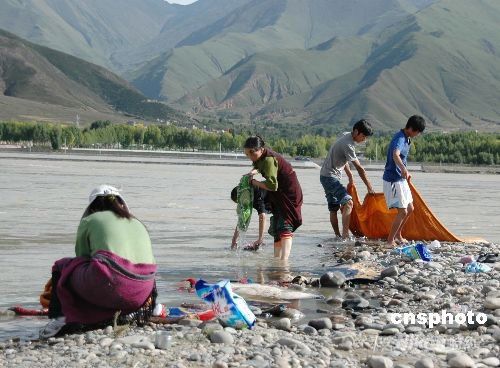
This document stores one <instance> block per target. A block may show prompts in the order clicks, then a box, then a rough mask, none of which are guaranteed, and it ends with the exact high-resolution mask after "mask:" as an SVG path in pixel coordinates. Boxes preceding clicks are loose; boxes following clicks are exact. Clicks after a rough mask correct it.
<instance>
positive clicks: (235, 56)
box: [0, 0, 500, 130]
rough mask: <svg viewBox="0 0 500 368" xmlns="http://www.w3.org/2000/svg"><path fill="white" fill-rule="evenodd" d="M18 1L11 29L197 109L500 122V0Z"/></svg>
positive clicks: (5, 6) (296, 116) (330, 119)
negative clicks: (497, 103) (414, 115)
mask: <svg viewBox="0 0 500 368" xmlns="http://www.w3.org/2000/svg"><path fill="white" fill-rule="evenodd" d="M118 3H119V6H117V0H100V1H98V0H88V1H77V0H4V1H3V2H2V3H1V4H0V28H4V29H7V30H8V31H10V32H13V33H15V34H17V35H20V36H22V37H24V38H26V39H28V40H29V41H32V42H34V43H39V44H42V45H45V46H49V47H52V48H55V49H58V50H60V51H63V52H66V53H69V54H71V55H74V56H78V57H81V58H83V59H85V60H87V61H89V62H92V63H95V64H99V65H101V66H103V67H106V68H109V69H111V70H112V71H114V72H115V73H118V74H120V75H121V76H123V77H125V79H127V80H128V81H130V83H131V84H133V85H134V86H135V87H136V88H138V89H139V90H140V91H141V92H142V93H144V94H145V95H147V96H148V97H150V98H151V99H158V100H163V101H165V102H167V103H169V104H170V105H171V106H174V107H176V108H178V109H182V110H184V111H186V112H189V113H190V114H194V115H199V116H204V115H217V114H218V115H222V116H228V115H230V116H233V117H238V118H240V119H242V120H262V121H267V120H270V121H285V122H290V123H293V122H307V123H309V124H335V125H349V124H350V123H352V122H353V121H354V120H356V119H358V118H360V117H369V118H371V119H372V120H373V121H374V122H375V124H376V125H377V126H378V127H379V128H380V129H384V130H385V129H387V130H388V129H394V128H395V127H399V126H401V124H402V122H403V121H404V120H405V119H406V117H407V116H408V115H411V114H414V113H419V114H422V115H423V116H424V117H426V118H427V120H428V121H429V122H430V125H431V128H435V129H459V128H466V129H482V130H498V129H499V125H500V118H499V112H498V109H497V107H496V101H498V100H499V98H500V63H499V55H500V51H499V50H500V33H499V28H498V25H497V23H498V22H497V19H500V2H498V1H497V0H476V1H474V2H471V1H468V0H349V1H348V0H199V1H197V2H195V3H193V4H191V5H188V6H181V5H172V4H169V3H167V2H165V1H163V0H118Z"/></svg>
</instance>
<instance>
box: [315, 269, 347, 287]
mask: <svg viewBox="0 0 500 368" xmlns="http://www.w3.org/2000/svg"><path fill="white" fill-rule="evenodd" d="M345 281H346V278H345V275H344V274H343V273H342V272H338V271H335V272H327V273H325V274H323V275H322V276H321V277H320V279H319V282H320V284H321V286H325V287H339V286H342V285H344V283H345Z"/></svg>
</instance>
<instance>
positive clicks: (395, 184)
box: [383, 115, 425, 247]
mask: <svg viewBox="0 0 500 368" xmlns="http://www.w3.org/2000/svg"><path fill="white" fill-rule="evenodd" d="M424 129H425V120H424V118H423V117H421V116H418V115H413V116H412V117H410V118H409V119H408V122H407V123H406V126H405V128H404V129H401V130H400V131H399V132H397V133H396V134H395V135H394V137H392V141H391V143H390V144H389V149H388V150H387V162H386V164H385V170H384V176H383V179H384V196H385V202H386V203H387V207H388V208H397V210H398V214H397V215H396V217H395V219H394V221H393V223H392V227H391V231H390V233H389V237H388V238H387V244H388V245H389V246H392V247H394V246H396V245H397V244H401V243H405V242H407V240H406V239H404V238H403V236H402V235H401V231H402V229H403V226H404V224H405V222H406V220H408V217H409V216H410V215H411V213H412V212H413V197H412V195H411V191H410V187H409V186H408V179H409V178H410V173H409V172H408V169H407V167H406V160H407V158H408V154H409V153H410V144H411V138H414V137H416V136H417V135H419V134H420V133H422V132H423V131H424Z"/></svg>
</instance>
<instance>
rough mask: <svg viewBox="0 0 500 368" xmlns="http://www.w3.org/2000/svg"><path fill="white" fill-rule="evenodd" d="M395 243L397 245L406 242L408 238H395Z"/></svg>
mask: <svg viewBox="0 0 500 368" xmlns="http://www.w3.org/2000/svg"><path fill="white" fill-rule="evenodd" d="M395 243H396V244H397V245H401V244H406V243H408V240H406V239H405V238H397V239H395Z"/></svg>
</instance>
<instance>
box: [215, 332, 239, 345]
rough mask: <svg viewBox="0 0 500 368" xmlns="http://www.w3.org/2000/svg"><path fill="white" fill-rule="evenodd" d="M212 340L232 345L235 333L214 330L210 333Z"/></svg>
mask: <svg viewBox="0 0 500 368" xmlns="http://www.w3.org/2000/svg"><path fill="white" fill-rule="evenodd" d="M210 341H211V342H212V343H213V344H226V345H232V344H233V343H234V338H233V335H231V334H230V333H229V332H226V331H213V332H212V333H210Z"/></svg>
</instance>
